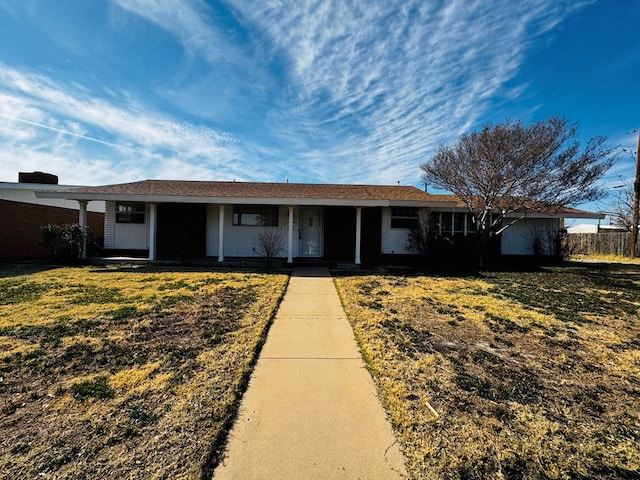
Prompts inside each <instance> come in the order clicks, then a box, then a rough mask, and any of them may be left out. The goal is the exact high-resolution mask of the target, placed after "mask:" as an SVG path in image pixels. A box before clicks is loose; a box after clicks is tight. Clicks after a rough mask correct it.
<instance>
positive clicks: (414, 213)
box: [391, 207, 418, 229]
mask: <svg viewBox="0 0 640 480" xmlns="http://www.w3.org/2000/svg"><path fill="white" fill-rule="evenodd" d="M417 226H418V209H417V208H412V207H392V208H391V228H408V229H411V228H415V227H417Z"/></svg>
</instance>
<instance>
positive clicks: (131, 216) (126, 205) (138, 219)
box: [116, 202, 147, 225]
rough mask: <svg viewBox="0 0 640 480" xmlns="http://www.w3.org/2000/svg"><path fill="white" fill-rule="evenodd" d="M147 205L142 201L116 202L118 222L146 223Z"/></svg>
mask: <svg viewBox="0 0 640 480" xmlns="http://www.w3.org/2000/svg"><path fill="white" fill-rule="evenodd" d="M146 216H147V206H146V205H145V204H144V203H142V202H116V223H125V224H135V225H141V224H144V223H145V219H146Z"/></svg>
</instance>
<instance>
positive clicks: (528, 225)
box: [501, 218, 560, 255]
mask: <svg viewBox="0 0 640 480" xmlns="http://www.w3.org/2000/svg"><path fill="white" fill-rule="evenodd" d="M508 220H509V219H507V221H508ZM559 228H560V220H559V219H557V218H525V219H522V220H520V221H518V222H517V223H515V224H514V225H511V226H510V227H509V228H507V229H506V230H505V231H504V232H503V233H502V244H501V252H502V254H503V255H533V254H534V251H533V241H534V238H535V237H536V236H538V237H539V238H540V239H541V240H543V248H544V251H545V254H546V255H551V254H552V253H553V239H554V238H555V237H556V235H557V234H558V230H559Z"/></svg>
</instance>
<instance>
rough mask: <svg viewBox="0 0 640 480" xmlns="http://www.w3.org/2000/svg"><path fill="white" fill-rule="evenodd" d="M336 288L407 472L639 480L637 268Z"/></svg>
mask: <svg viewBox="0 0 640 480" xmlns="http://www.w3.org/2000/svg"><path fill="white" fill-rule="evenodd" d="M336 285H337V288H338V291H339V293H340V295H341V298H342V301H343V304H344V306H345V309H346V311H347V314H348V317H349V319H350V321H351V323H352V325H353V328H354V331H355V333H356V337H357V339H358V341H359V343H360V345H361V348H362V350H363V354H364V356H365V360H366V361H367V364H368V366H369V368H370V370H371V372H372V374H373V376H374V378H375V381H376V382H377V385H378V388H379V391H380V395H381V397H382V399H383V402H384V404H385V406H386V408H387V410H388V411H389V413H390V417H391V420H392V423H393V425H394V428H395V431H396V435H397V437H398V439H399V442H400V444H401V447H402V450H403V452H404V454H405V456H406V458H407V468H408V471H409V472H410V477H411V478H413V479H488V478H490V479H586V478H589V479H614V478H627V479H631V478H640V322H639V319H640V315H639V308H640V269H639V268H638V267H637V266H635V265H618V266H616V265H608V266H598V265H584V266H574V267H562V268H545V269H543V270H541V271H537V272H520V273H505V272H493V273H484V274H482V275H480V276H477V277H469V278H455V277H445V276H398V275H370V276H342V277H337V278H336Z"/></svg>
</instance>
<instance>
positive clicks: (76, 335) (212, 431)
mask: <svg viewBox="0 0 640 480" xmlns="http://www.w3.org/2000/svg"><path fill="white" fill-rule="evenodd" d="M287 280H288V277H287V276H285V275H275V274H274V275H267V274H258V273H212V272H207V271H203V270H199V271H184V270H180V271H169V270H164V271H163V270H154V269H151V270H149V269H135V268H123V269H116V268H89V267H77V268H76V267H67V268H52V269H38V268H33V271H31V272H25V271H24V270H23V269H20V268H9V267H4V268H0V432H2V435H1V436H0V472H1V474H0V476H2V477H3V478H15V479H27V478H44V479H47V478H51V479H53V478H55V479H71V478H74V479H75V478H77V479H80V478H132V479H133V478H139V479H154V478H155V479H160V478H163V479H181V478H189V479H194V478H201V477H203V478H206V477H207V476H210V475H211V473H212V471H211V468H212V465H213V463H214V461H215V456H216V455H217V453H218V452H217V448H219V447H220V445H219V444H220V439H221V438H223V437H224V433H225V429H228V428H229V426H230V420H231V419H232V417H233V415H234V412H235V411H236V408H237V404H238V399H239V395H240V394H241V392H242V389H243V387H244V385H245V383H246V381H247V380H248V374H249V372H250V370H251V368H252V362H253V361H254V360H255V358H254V357H255V354H256V351H257V349H258V348H259V345H260V343H261V342H262V341H263V339H264V335H265V332H266V329H267V327H268V324H269V322H270V320H271V318H272V315H273V312H274V310H275V308H276V307H277V305H278V303H279V301H280V299H281V298H282V295H283V293H284V290H285V288H286V284H287Z"/></svg>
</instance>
